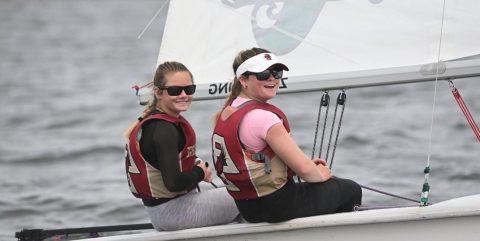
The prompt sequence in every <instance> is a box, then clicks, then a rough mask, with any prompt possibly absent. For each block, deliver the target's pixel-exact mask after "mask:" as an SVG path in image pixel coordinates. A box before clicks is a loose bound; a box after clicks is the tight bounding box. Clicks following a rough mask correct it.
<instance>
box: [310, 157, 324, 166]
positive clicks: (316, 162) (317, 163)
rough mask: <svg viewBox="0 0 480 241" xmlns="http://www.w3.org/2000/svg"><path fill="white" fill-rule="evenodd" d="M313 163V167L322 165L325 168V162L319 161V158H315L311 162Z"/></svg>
mask: <svg viewBox="0 0 480 241" xmlns="http://www.w3.org/2000/svg"><path fill="white" fill-rule="evenodd" d="M312 161H313V163H315V165H317V166H318V165H320V164H322V165H323V166H327V161H325V160H323V159H320V158H315V159H313V160H312Z"/></svg>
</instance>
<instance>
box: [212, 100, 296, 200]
mask: <svg viewBox="0 0 480 241" xmlns="http://www.w3.org/2000/svg"><path fill="white" fill-rule="evenodd" d="M254 109H262V110H266V111H270V112H273V113H275V114H276V115H277V116H278V117H279V118H280V119H281V120H282V121H283V125H284V126H285V129H286V130H287V132H290V125H289V123H288V120H287V117H286V116H285V114H284V113H283V112H282V111H281V110H280V109H278V108H277V107H275V106H273V105H270V104H268V103H263V102H258V101H249V102H246V103H245V104H243V105H241V106H239V108H237V109H236V110H235V111H234V112H233V113H232V114H231V115H230V116H229V117H228V118H227V119H226V120H222V119H221V115H220V116H219V117H218V120H217V123H216V125H215V129H214V133H213V135H212V155H213V160H214V161H215V170H216V172H217V175H218V176H219V177H220V179H222V181H223V182H224V183H225V186H226V188H227V190H228V192H229V193H230V195H231V196H232V197H233V198H234V199H235V200H244V199H253V198H258V197H260V196H262V195H264V194H262V193H261V192H258V191H257V188H258V185H268V186H275V185H276V184H271V183H268V182H269V180H267V183H265V182H264V181H262V182H263V183H261V184H258V183H255V182H254V180H252V179H251V173H249V172H250V171H251V170H249V169H248V167H247V164H246V163H247V159H248V161H250V162H252V161H254V162H264V161H265V160H261V158H260V160H259V159H258V158H254V157H255V156H256V155H257V156H258V154H259V153H261V154H262V155H264V156H265V157H266V158H268V160H272V159H274V158H276V155H275V153H274V152H273V150H272V149H271V148H270V147H269V146H268V145H267V146H266V147H265V149H263V150H262V151H261V152H259V153H252V152H251V151H248V150H246V149H245V148H244V146H243V144H242V143H241V141H240V138H239V134H238V133H239V127H240V122H241V120H242V119H243V118H244V116H245V115H246V114H247V113H248V112H249V111H252V110H254ZM265 165H267V163H265ZM282 165H284V163H283V161H282ZM285 167H286V165H285ZM266 168H267V167H266ZM257 170H258V168H257ZM285 170H286V171H287V172H285V175H286V176H285V178H291V177H292V176H293V175H294V173H293V171H292V170H290V169H289V168H288V167H286V169H285ZM265 171H266V172H267V170H265ZM257 173H258V172H257ZM263 174H265V175H270V174H269V173H268V172H267V173H261V175H263ZM283 184H284V183H282V184H281V186H283ZM273 190H275V189H273ZM273 190H271V191H273Z"/></svg>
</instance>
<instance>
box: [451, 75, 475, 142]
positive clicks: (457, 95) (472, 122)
mask: <svg viewBox="0 0 480 241" xmlns="http://www.w3.org/2000/svg"><path fill="white" fill-rule="evenodd" d="M448 82H449V84H450V87H451V89H452V94H453V97H454V98H455V101H456V102H457V104H458V106H459V107H460V110H462V112H463V114H464V115H465V118H466V119H467V122H468V124H469V125H470V127H471V128H472V131H473V133H474V134H475V136H476V137H477V139H478V141H480V129H479V128H478V126H477V124H476V122H475V120H474V119H473V116H472V114H471V113H470V110H469V109H468V107H467V104H466V103H465V101H463V98H462V95H460V91H458V89H457V88H456V87H455V85H453V82H452V81H451V80H449V81H448Z"/></svg>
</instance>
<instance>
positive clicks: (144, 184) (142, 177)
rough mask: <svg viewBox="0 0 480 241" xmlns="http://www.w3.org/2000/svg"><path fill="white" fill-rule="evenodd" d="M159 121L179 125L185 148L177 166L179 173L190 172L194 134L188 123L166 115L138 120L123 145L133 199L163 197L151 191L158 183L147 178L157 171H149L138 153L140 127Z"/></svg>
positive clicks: (154, 115) (192, 160) (193, 160)
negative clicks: (151, 121) (149, 122)
mask: <svg viewBox="0 0 480 241" xmlns="http://www.w3.org/2000/svg"><path fill="white" fill-rule="evenodd" d="M153 119H159V120H165V121H168V122H171V123H174V124H178V125H180V127H181V128H182V130H183V133H184V135H185V147H184V148H183V149H182V151H181V152H180V153H179V162H180V163H179V164H180V171H181V172H189V171H191V170H192V168H193V165H194V163H195V158H196V155H195V140H196V139H195V132H194V130H193V128H192V126H191V125H190V123H188V121H187V120H186V119H185V118H183V117H182V116H179V117H178V118H176V117H173V116H170V115H167V114H153V115H150V116H148V117H146V118H144V119H142V120H140V121H139V122H138V123H137V124H136V126H135V127H134V128H133V130H132V131H131V132H130V134H129V136H128V142H127V144H126V145H125V151H126V155H125V168H126V173H127V179H128V184H129V187H130V191H132V194H133V195H134V196H135V197H138V198H145V199H152V198H164V196H161V195H158V194H156V193H154V192H152V190H154V189H153V188H152V187H153V186H154V185H159V184H158V183H151V179H150V178H149V176H148V175H149V172H151V171H154V172H156V171H158V172H160V171H159V170H158V169H156V168H154V170H149V169H151V168H153V167H152V166H151V165H149V164H148V163H147V161H146V160H145V158H144V157H143V155H142V153H141V152H140V138H141V132H142V125H143V124H144V123H146V122H147V121H150V120H153Z"/></svg>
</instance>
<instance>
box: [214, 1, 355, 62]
mask: <svg viewBox="0 0 480 241" xmlns="http://www.w3.org/2000/svg"><path fill="white" fill-rule="evenodd" d="M210 2H211V3H213V4H217V5H219V6H221V7H224V8H228V9H229V10H231V11H232V12H234V13H236V14H237V15H239V16H242V17H245V18H248V19H249V20H250V21H252V20H255V19H254V18H253V16H247V15H246V14H242V13H239V12H238V11H236V9H235V8H234V7H232V6H228V5H226V4H222V3H218V2H217V1H215V0H210ZM271 28H272V29H273V30H275V31H277V32H279V33H281V34H283V35H285V36H288V37H291V38H293V39H295V40H298V41H300V42H302V43H306V44H309V45H311V46H313V47H315V48H318V49H321V50H323V51H325V52H327V53H329V54H331V55H334V56H337V57H339V58H340V59H344V60H346V61H348V62H351V63H353V64H356V65H359V66H362V64H360V63H358V62H357V61H355V60H353V59H350V58H347V57H345V56H343V55H341V54H338V53H336V52H333V51H331V50H329V49H327V48H325V47H322V46H321V45H319V44H316V43H314V42H311V41H308V40H306V39H305V38H302V37H300V36H298V35H296V34H294V33H292V32H289V31H287V30H285V29H283V28H279V27H277V26H272V27H271Z"/></svg>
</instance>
